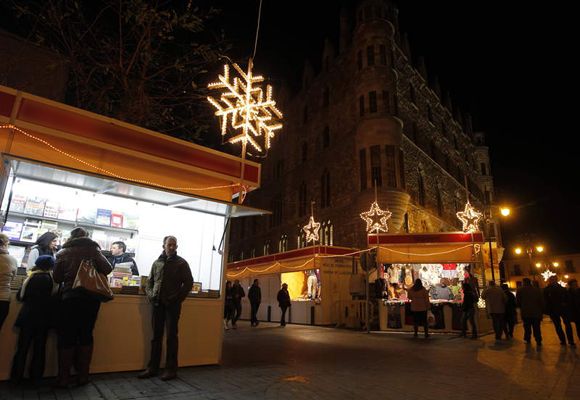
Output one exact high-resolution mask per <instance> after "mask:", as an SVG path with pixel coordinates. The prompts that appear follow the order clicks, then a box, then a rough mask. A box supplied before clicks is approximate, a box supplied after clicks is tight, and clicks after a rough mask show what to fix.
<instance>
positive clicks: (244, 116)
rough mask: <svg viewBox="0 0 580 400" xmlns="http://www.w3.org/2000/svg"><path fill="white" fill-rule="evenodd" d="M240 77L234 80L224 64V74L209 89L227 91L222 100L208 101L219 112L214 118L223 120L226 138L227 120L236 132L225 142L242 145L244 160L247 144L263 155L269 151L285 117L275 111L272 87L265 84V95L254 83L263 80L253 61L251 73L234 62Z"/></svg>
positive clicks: (208, 98) (222, 127) (227, 66)
mask: <svg viewBox="0 0 580 400" xmlns="http://www.w3.org/2000/svg"><path fill="white" fill-rule="evenodd" d="M233 67H234V69H235V70H236V71H237V72H238V74H239V77H234V78H233V80H231V77H230V66H229V65H228V64H225V65H224V73H223V75H218V81H217V82H212V83H210V84H209V85H208V86H207V87H208V89H225V91H224V92H223V93H222V94H221V96H220V99H219V100H216V99H214V98H213V97H211V96H208V97H207V100H208V101H209V102H210V103H211V105H213V106H214V107H215V108H216V109H217V111H216V112H215V115H216V116H217V117H220V118H221V134H222V137H225V136H227V134H228V132H227V127H228V121H231V127H232V128H233V130H234V131H235V133H234V134H232V135H230V137H229V138H227V139H226V141H227V142H229V143H242V157H245V153H246V145H247V144H248V143H250V144H251V145H252V147H253V148H254V149H255V150H256V151H258V152H260V153H262V152H264V151H265V150H267V149H269V148H270V140H271V139H272V138H273V137H274V132H275V131H277V130H279V129H282V123H280V122H279V120H280V119H282V117H283V115H282V112H280V110H278V109H277V108H276V101H274V100H273V99H272V86H271V85H266V96H265V98H264V92H263V90H262V88H260V87H259V86H255V84H257V83H260V82H263V81H264V77H263V76H261V75H258V76H256V75H253V73H252V67H253V62H252V59H250V60H249V61H248V70H247V72H244V71H243V70H242V69H241V68H240V66H239V65H238V64H236V63H233ZM262 135H263V136H264V143H263V144H261V143H258V139H260V138H261V137H262Z"/></svg>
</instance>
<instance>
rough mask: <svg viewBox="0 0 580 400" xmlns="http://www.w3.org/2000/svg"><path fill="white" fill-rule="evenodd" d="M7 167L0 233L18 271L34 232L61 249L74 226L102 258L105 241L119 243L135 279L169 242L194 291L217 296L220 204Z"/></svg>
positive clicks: (22, 165) (19, 164) (12, 163)
mask: <svg viewBox="0 0 580 400" xmlns="http://www.w3.org/2000/svg"><path fill="white" fill-rule="evenodd" d="M7 165H8V166H9V168H10V176H9V179H5V182H4V184H5V188H6V189H5V195H4V200H3V202H2V218H3V222H4V225H3V228H2V231H3V232H4V233H6V234H7V235H8V236H9V237H10V240H11V247H10V252H11V254H13V255H14V256H16V257H17V259H18V260H19V262H21V266H23V267H25V266H26V262H27V253H28V252H29V250H30V248H31V247H32V246H33V245H34V242H35V241H36V239H37V238H38V237H39V236H40V235H41V234H42V233H44V232H47V231H53V232H55V233H57V234H58V235H59V239H60V244H61V245H62V243H64V242H65V241H66V239H67V238H68V237H69V236H70V231H71V230H72V229H73V228H74V227H76V226H82V227H84V228H86V229H87V230H88V231H89V232H90V234H91V238H92V239H93V240H95V241H96V242H98V243H99V245H100V246H101V248H102V250H103V251H104V253H105V255H109V254H108V253H107V251H108V250H110V249H111V245H112V243H113V242H116V241H122V242H124V243H125V244H126V247H127V248H126V252H127V253H129V254H130V255H131V256H133V258H134V260H135V262H136V263H137V266H138V269H139V274H140V275H141V276H148V275H149V272H150V270H151V265H152V263H153V262H154V261H155V260H156V259H157V258H158V257H159V255H160V254H161V252H162V242H163V238H164V237H165V236H167V235H173V236H175V237H177V240H178V246H179V248H178V254H179V255H180V256H182V257H183V258H185V259H186V260H187V262H188V263H189V266H190V268H191V272H192V274H193V277H194V280H195V281H196V282H198V283H201V290H202V291H207V290H212V291H218V290H219V289H220V282H221V274H222V253H223V252H222V251H221V247H220V246H222V245H223V242H222V238H223V234H224V229H225V227H226V216H227V214H228V212H229V211H228V209H229V205H228V204H224V203H218V202H215V201H211V200H207V199H203V198H193V197H189V196H185V195H182V194H177V193H172V192H166V191H161V190H156V189H151V188H147V187H142V186H137V185H132V184H129V183H126V182H120V181H114V180H110V179H104V178H101V177H96V176H91V175H85V174H80V173H76V172H71V171H67V170H62V169H57V168H52V167H48V166H44V165H39V164H33V163H29V162H25V161H18V160H9V162H8V164H7ZM12 182H13V184H12ZM134 281H135V278H134ZM136 281H137V282H138V281H139V280H138V279H136ZM137 284H139V283H137ZM196 288H197V289H199V284H198V285H196Z"/></svg>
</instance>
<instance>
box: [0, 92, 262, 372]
mask: <svg viewBox="0 0 580 400" xmlns="http://www.w3.org/2000/svg"><path fill="white" fill-rule="evenodd" d="M0 157H1V159H2V160H1V161H2V163H1V164H0V173H1V176H0V195H1V199H2V205H1V215H2V220H1V225H2V231H3V232H4V233H5V234H7V235H8V236H9V237H10V241H11V245H10V248H9V251H10V254H12V255H13V256H15V257H16V258H17V259H18V261H19V262H21V263H22V264H21V266H22V268H20V269H19V275H18V276H17V277H16V279H15V281H14V283H13V286H14V288H15V289H16V288H17V287H18V286H19V284H21V282H22V280H23V279H24V278H25V267H26V261H27V253H28V251H29V249H30V247H31V246H32V245H33V244H34V242H35V240H36V238H37V237H38V236H39V235H40V234H42V233H43V232H46V231H49V230H50V231H57V232H58V233H60V237H61V239H62V240H65V239H66V238H67V236H68V234H69V233H70V231H71V230H72V229H73V228H74V227H75V226H83V227H85V228H87V229H88V230H89V231H90V233H91V237H92V238H93V240H95V241H97V242H98V243H99V244H100V245H101V248H102V249H103V250H108V249H109V247H110V245H111V243H112V242H114V241H119V240H122V241H124V242H125V243H127V248H128V252H131V253H134V258H135V261H136V263H137V265H138V267H139V275H140V276H130V277H126V276H124V277H122V278H121V277H118V278H114V277H116V275H115V274H116V271H114V272H113V276H112V277H111V278H112V279H118V281H115V282H116V283H119V285H125V284H127V285H128V286H131V285H133V286H137V287H133V288H130V289H135V290H128V291H127V292H128V293H137V292H139V290H138V287H139V286H142V285H143V284H144V279H145V278H144V277H146V276H148V275H149V271H150V268H151V265H152V263H153V261H154V260H155V259H156V258H157V257H158V256H159V254H160V253H161V251H162V248H161V245H162V240H163V237H164V236H166V235H174V236H176V237H177V239H178V245H179V249H178V254H180V255H181V256H182V257H184V258H185V259H186V260H187V261H188V263H189V265H190V268H191V271H192V274H193V277H194V280H195V282H196V284H195V285H194V289H195V293H192V294H191V297H189V298H188V299H186V300H185V302H184V304H183V309H182V313H181V319H180V324H179V325H180V326H179V338H180V346H179V364H180V366H188V365H202V364H216V363H218V362H219V361H220V358H221V346H222V335H223V329H222V328H223V322H222V317H223V295H222V288H223V284H224V279H223V278H224V275H225V273H224V272H225V263H224V256H223V255H224V254H227V239H228V235H227V233H228V232H227V231H228V226H229V224H228V221H229V219H230V218H231V217H236V216H242V215H254V214H263V213H265V212H264V211H261V210H255V209H252V208H248V207H242V206H240V205H237V204H233V203H231V200H232V197H233V196H235V195H237V194H239V193H240V191H241V188H242V187H243V188H244V189H243V190H246V191H249V190H253V189H255V188H257V187H259V184H260V165H259V164H256V163H254V162H251V161H247V160H242V159H241V158H238V157H234V156H230V155H227V154H224V153H221V152H218V151H215V150H211V149H207V148H204V147H202V146H198V145H195V144H192V143H189V142H185V141H182V140H178V139H174V138H171V137H168V136H165V135H162V134H159V133H156V132H152V131H149V130H146V129H143V128H140V127H137V126H133V125H130V124H126V123H124V122H121V121H118V120H114V119H111V118H107V117H103V116H100V115H96V114H92V113H89V112H86V111H83V110H79V109H76V108H73V107H69V106H66V105H63V104H60V103H56V102H53V101H49V100H46V99H42V98H39V97H36V96H32V95H29V94H26V93H22V92H19V91H16V90H13V89H10V88H7V87H3V86H0ZM242 174H243V175H242ZM122 275H123V273H122V272H119V276H122ZM142 279H143V280H142ZM14 294H15V292H14V293H13V295H12V296H13V298H12V301H11V302H10V313H9V315H8V318H7V320H6V321H5V323H4V326H3V327H2V330H1V331H0V379H7V378H8V376H9V371H10V364H11V361H12V356H13V354H14V351H15V349H16V340H17V333H18V332H17V330H16V329H14V328H13V324H14V320H15V318H16V315H17V314H18V311H19V309H20V305H19V304H18V302H16V301H15V299H14ZM150 312H151V311H150V306H149V304H148V303H147V299H146V298H145V296H142V295H129V294H118V295H116V296H115V299H114V300H113V301H111V302H109V303H105V304H102V307H101V311H100V313H99V318H98V320H97V323H96V327H95V333H94V336H95V351H94V355H93V362H92V365H91V372H109V371H126V370H137V369H142V368H144V367H145V366H146V362H147V361H148V359H147V358H148V352H149V342H150V339H151V322H150V320H151V318H150ZM52 335H53V334H52V333H51V336H50V337H49V341H48V344H47V365H46V375H54V374H55V373H56V345H55V338H54V337H53V336H52Z"/></svg>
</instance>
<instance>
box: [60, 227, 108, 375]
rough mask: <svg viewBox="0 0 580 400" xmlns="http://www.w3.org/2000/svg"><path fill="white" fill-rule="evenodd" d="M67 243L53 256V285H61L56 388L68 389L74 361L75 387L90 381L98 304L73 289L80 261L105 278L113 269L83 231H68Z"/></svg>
mask: <svg viewBox="0 0 580 400" xmlns="http://www.w3.org/2000/svg"><path fill="white" fill-rule="evenodd" d="M70 234H71V236H70V238H69V240H68V241H67V242H66V243H65V244H64V245H63V246H62V250H61V251H60V252H58V254H57V255H56V266H55V268H54V281H55V282H56V283H61V284H62V302H61V310H60V311H61V312H60V314H61V319H60V321H59V323H58V347H59V349H58V380H57V386H59V387H67V386H68V383H69V377H70V368H71V366H72V364H73V360H74V359H75V349H76V353H77V354H76V361H77V364H76V365H75V367H76V369H77V371H78V384H79V385H86V384H87V383H88V381H89V367H90V364H91V358H92V356H93V329H94V327H95V322H96V320H97V314H98V313H99V308H100V306H101V303H100V301H99V300H98V299H95V298H93V297H91V296H90V295H88V294H86V293H85V292H82V291H79V290H74V289H72V286H73V283H74V281H75V278H76V275H77V272H78V270H79V266H80V264H81V261H83V260H90V261H92V263H93V265H94V267H95V269H96V270H97V271H98V272H100V273H102V274H105V275H108V274H109V273H111V271H112V270H113V268H112V267H111V264H109V262H108V261H107V259H106V258H105V257H104V256H103V255H102V254H101V251H100V250H101V249H100V247H99V245H98V244H97V242H94V241H92V240H91V239H89V238H88V237H87V236H88V232H87V231H86V230H84V229H83V228H80V227H79V228H75V229H73V230H72V231H71V233H70Z"/></svg>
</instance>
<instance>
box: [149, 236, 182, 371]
mask: <svg viewBox="0 0 580 400" xmlns="http://www.w3.org/2000/svg"><path fill="white" fill-rule="evenodd" d="M192 286H193V277H192V275H191V270H190V269H189V264H188V263H187V261H185V260H184V259H183V258H181V257H179V256H178V255H177V239H176V238H175V237H174V236H166V237H165V238H164V239H163V253H161V255H160V256H159V258H158V259H157V260H156V261H155V262H154V263H153V266H152V267H151V273H150V274H149V281H148V282H147V287H146V292H147V297H148V298H149V302H150V303H151V304H152V305H153V312H152V318H153V339H152V340H151V358H150V360H149V366H148V367H147V369H146V370H145V371H144V372H142V373H141V374H140V375H139V378H141V379H144V378H151V377H153V376H156V375H157V374H158V373H159V364H160V363H161V347H162V341H163V329H164V328H165V327H167V346H166V352H167V355H166V357H167V358H166V361H165V371H164V373H163V375H162V376H161V379H162V380H164V381H168V380H171V379H175V378H176V377H177V346H178V339H177V327H178V323H179V316H180V314H181V303H182V302H183V301H184V300H185V298H186V297H187V295H188V294H189V292H190V291H191V288H192Z"/></svg>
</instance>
